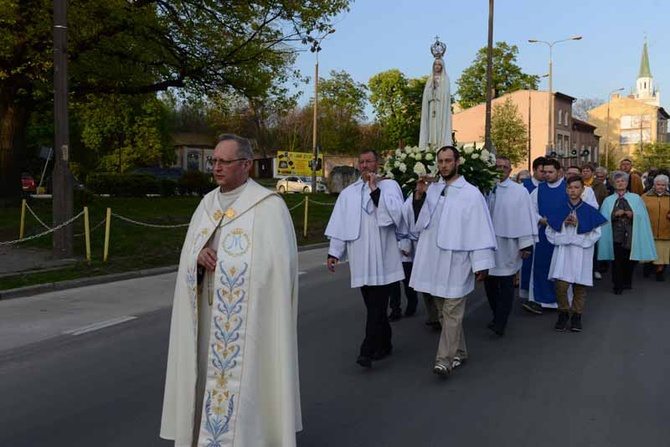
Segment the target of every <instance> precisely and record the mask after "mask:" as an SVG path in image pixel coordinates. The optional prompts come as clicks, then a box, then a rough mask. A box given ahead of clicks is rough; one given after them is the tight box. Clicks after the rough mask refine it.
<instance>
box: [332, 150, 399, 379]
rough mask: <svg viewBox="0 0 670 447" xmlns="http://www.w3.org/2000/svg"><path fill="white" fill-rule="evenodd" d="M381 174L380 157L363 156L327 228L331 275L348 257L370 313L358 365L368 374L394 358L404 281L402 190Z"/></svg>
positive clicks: (354, 283) (367, 153)
mask: <svg viewBox="0 0 670 447" xmlns="http://www.w3.org/2000/svg"><path fill="white" fill-rule="evenodd" d="M378 168H379V157H378V155H377V153H376V152H375V151H372V150H370V151H363V152H361V153H360V154H359V157H358V169H359V171H360V173H361V178H359V179H358V180H357V181H356V182H354V183H353V184H351V185H349V186H347V187H346V188H345V189H344V190H343V191H342V192H341V193H340V196H339V197H338V198H337V201H336V202H335V208H334V209H333V214H332V215H331V216H330V221H329V222H328V226H327V227H326V236H327V237H328V238H329V239H330V247H329V249H328V260H327V264H328V269H329V270H330V271H331V272H334V271H335V266H336V264H338V263H339V262H340V261H343V260H344V259H345V257H347V256H348V258H349V268H350V271H351V287H352V288H357V287H360V289H361V294H362V295H363V301H364V303H365V307H366V309H367V318H366V324H365V338H364V339H363V343H362V344H361V347H360V353H359V356H358V358H357V359H356V362H357V363H358V364H359V365H360V366H362V367H364V368H370V367H371V366H372V362H373V361H375V360H381V359H383V358H384V357H387V356H388V355H390V354H391V353H392V352H393V345H392V343H391V335H392V334H391V325H390V324H389V320H388V314H387V309H388V305H389V296H390V294H391V286H392V285H393V283H395V282H397V281H401V280H402V279H403V278H404V277H405V275H404V273H403V267H402V261H401V257H400V250H399V249H398V241H397V238H396V229H397V227H398V226H399V225H400V222H401V213H402V204H403V195H402V190H401V189H400V185H398V183H397V182H396V181H395V180H390V179H381V178H380V177H378V176H377V169H378Z"/></svg>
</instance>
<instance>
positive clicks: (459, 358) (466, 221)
mask: <svg viewBox="0 0 670 447" xmlns="http://www.w3.org/2000/svg"><path fill="white" fill-rule="evenodd" d="M459 159H460V153H459V151H458V149H456V148H455V147H453V146H444V147H442V148H440V149H439V150H438V152H437V166H438V168H439V171H440V178H439V181H437V182H431V183H430V185H428V184H427V182H426V181H425V179H423V178H422V179H420V181H419V182H418V184H417V189H416V191H415V193H414V200H413V201H412V202H411V204H410V203H407V204H406V206H409V207H410V209H406V210H405V211H406V215H408V216H410V217H409V219H408V220H409V222H408V224H409V225H410V231H411V232H412V233H414V234H418V236H419V241H418V243H417V247H416V256H415V257H414V267H413V269H412V277H411V279H410V282H409V284H410V286H411V287H413V288H414V289H415V290H416V291H419V292H423V293H427V294H430V295H431V296H432V297H433V298H435V302H436V304H437V306H438V312H441V313H442V333H441V335H440V342H439V345H438V348H437V355H436V357H435V365H434V367H433V372H434V373H435V374H437V375H440V376H447V375H449V374H450V373H451V371H452V369H453V368H455V367H457V366H460V365H461V364H462V363H463V362H464V361H465V360H466V359H467V357H468V352H467V348H466V346H465V336H464V334H463V325H462V323H463V315H464V313H465V301H466V298H467V295H468V294H469V293H470V292H472V291H473V290H474V288H475V278H476V279H477V280H478V281H481V280H483V279H484V278H485V277H486V273H487V270H488V269H490V268H493V267H494V265H495V260H494V253H493V252H494V250H495V248H496V238H495V233H494V231H493V224H492V223H491V216H490V214H489V210H488V207H487V205H486V200H485V199H484V196H482V194H481V193H480V192H479V190H478V189H477V188H476V187H475V186H473V185H471V184H470V183H468V182H467V181H465V178H463V177H462V176H460V175H459V174H458V162H459Z"/></svg>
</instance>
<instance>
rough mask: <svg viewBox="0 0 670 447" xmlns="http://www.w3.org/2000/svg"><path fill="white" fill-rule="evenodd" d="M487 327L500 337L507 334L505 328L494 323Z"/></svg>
mask: <svg viewBox="0 0 670 447" xmlns="http://www.w3.org/2000/svg"><path fill="white" fill-rule="evenodd" d="M487 327H488V328H489V330H490V331H491V332H493V333H494V334H496V335H497V336H498V337H502V336H503V335H505V329H500V328H498V327H496V326H495V325H494V324H489V325H488V326H487Z"/></svg>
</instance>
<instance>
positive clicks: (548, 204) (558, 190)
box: [533, 179, 570, 304]
mask: <svg viewBox="0 0 670 447" xmlns="http://www.w3.org/2000/svg"><path fill="white" fill-rule="evenodd" d="M569 200H570V199H569V198H568V193H567V192H566V191H565V179H564V180H561V183H560V184H559V185H558V186H557V187H555V188H550V187H549V185H547V183H540V185H539V186H538V191H537V205H538V210H539V212H540V216H542V217H547V216H551V215H553V214H555V211H554V209H555V208H558V207H560V206H562V205H564V204H565V203H566V202H568V201H569ZM539 236H540V241H539V242H538V243H537V244H535V250H534V252H533V260H534V262H533V297H534V300H535V301H536V302H538V303H544V304H556V289H555V288H554V282H553V281H550V280H549V267H550V266H551V256H552V255H553V254H554V246H553V245H552V244H551V243H549V241H548V240H547V235H546V228H545V227H544V226H540V229H539Z"/></svg>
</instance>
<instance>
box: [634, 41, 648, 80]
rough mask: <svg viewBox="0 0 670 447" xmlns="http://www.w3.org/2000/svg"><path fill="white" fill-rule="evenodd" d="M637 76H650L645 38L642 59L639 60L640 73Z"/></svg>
mask: <svg viewBox="0 0 670 447" xmlns="http://www.w3.org/2000/svg"><path fill="white" fill-rule="evenodd" d="M637 77H638V78H651V68H650V66H649V53H648V52H647V40H646V39H645V41H644V46H643V47H642V60H641V61H640V74H639V75H638V76H637Z"/></svg>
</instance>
